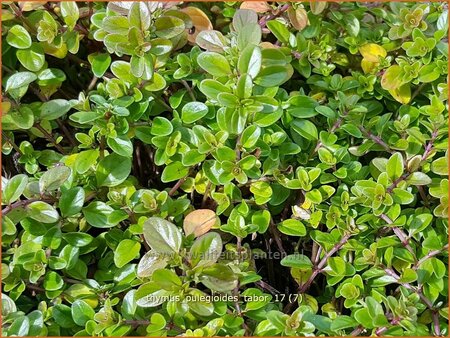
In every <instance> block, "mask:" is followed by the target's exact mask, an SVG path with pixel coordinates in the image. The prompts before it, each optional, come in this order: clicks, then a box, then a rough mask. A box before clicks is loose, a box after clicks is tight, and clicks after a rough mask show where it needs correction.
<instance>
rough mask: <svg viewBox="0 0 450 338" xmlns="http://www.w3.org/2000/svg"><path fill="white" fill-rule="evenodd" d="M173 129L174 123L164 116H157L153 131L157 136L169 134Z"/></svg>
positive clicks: (154, 120)
mask: <svg viewBox="0 0 450 338" xmlns="http://www.w3.org/2000/svg"><path fill="white" fill-rule="evenodd" d="M172 131H173V126H172V123H170V121H169V120H168V119H166V118H165V117H162V116H156V117H155V118H154V119H153V122H152V128H151V133H152V135H156V136H167V135H170V134H171V133H172Z"/></svg>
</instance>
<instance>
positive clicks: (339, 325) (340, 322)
mask: <svg viewBox="0 0 450 338" xmlns="http://www.w3.org/2000/svg"><path fill="white" fill-rule="evenodd" d="M356 326H358V322H357V321H356V320H354V319H353V318H352V317H349V316H345V315H339V316H337V317H336V318H335V319H334V320H333V321H332V322H331V330H333V331H339V330H343V329H348V328H354V327H356Z"/></svg>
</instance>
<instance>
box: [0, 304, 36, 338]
mask: <svg viewBox="0 0 450 338" xmlns="http://www.w3.org/2000/svg"><path fill="white" fill-rule="evenodd" d="M2 298H3V297H2ZM29 330H30V320H29V319H28V317H26V316H21V317H18V318H16V319H14V321H13V322H12V323H11V325H10V327H9V328H8V330H7V332H8V336H16V337H24V336H27V335H28V332H29Z"/></svg>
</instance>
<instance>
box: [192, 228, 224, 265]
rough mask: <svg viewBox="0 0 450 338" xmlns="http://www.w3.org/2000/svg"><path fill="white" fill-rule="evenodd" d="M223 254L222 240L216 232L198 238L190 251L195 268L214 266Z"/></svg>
mask: <svg viewBox="0 0 450 338" xmlns="http://www.w3.org/2000/svg"><path fill="white" fill-rule="evenodd" d="M221 253H222V239H221V238H220V235H219V234H218V233H216V232H210V233H208V234H205V235H203V236H200V237H199V238H197V239H196V240H195V242H194V244H192V247H191V250H190V251H189V259H190V260H191V262H192V265H193V266H207V265H212V264H214V263H215V262H217V260H218V259H219V257H220V255H221Z"/></svg>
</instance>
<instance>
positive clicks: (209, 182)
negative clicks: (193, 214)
mask: <svg viewBox="0 0 450 338" xmlns="http://www.w3.org/2000/svg"><path fill="white" fill-rule="evenodd" d="M211 184H212V183H211V181H208V184H207V185H206V189H205V194H204V195H203V198H202V208H204V207H205V205H206V201H207V200H208V198H209V192H210V191H211Z"/></svg>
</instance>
